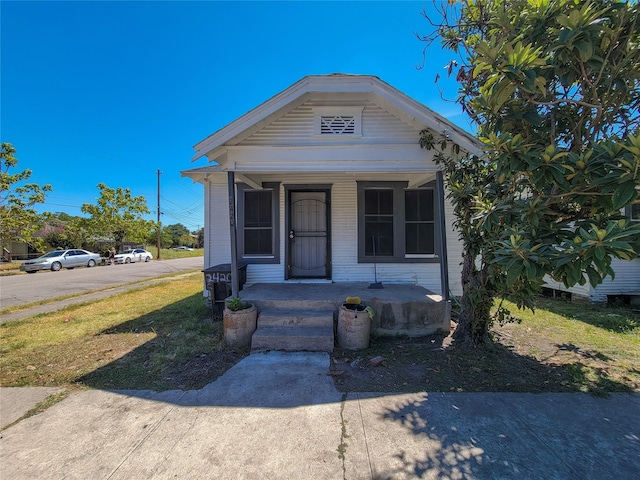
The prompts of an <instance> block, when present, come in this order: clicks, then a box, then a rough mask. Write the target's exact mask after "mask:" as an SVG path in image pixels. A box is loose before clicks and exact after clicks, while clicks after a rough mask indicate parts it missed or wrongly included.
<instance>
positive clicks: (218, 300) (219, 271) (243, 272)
mask: <svg viewBox="0 0 640 480" xmlns="http://www.w3.org/2000/svg"><path fill="white" fill-rule="evenodd" d="M203 272H204V284H205V287H206V289H207V290H208V291H209V300H210V301H211V313H212V315H214V316H215V315H221V314H222V311H223V310H224V301H225V299H226V298H228V297H230V296H231V294H232V292H231V264H230V263H221V264H220V265H215V266H213V267H208V268H205V269H204V270H203ZM238 275H239V276H238V290H242V287H243V286H244V284H245V282H246V281H247V264H246V263H238Z"/></svg>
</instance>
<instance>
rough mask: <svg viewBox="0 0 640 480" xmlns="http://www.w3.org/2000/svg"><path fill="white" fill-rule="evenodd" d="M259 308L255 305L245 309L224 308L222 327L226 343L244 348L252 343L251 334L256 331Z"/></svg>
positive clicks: (233, 346) (232, 346)
mask: <svg viewBox="0 0 640 480" xmlns="http://www.w3.org/2000/svg"><path fill="white" fill-rule="evenodd" d="M257 320H258V309H257V308H256V306H255V305H251V307H250V308H245V309H243V310H236V311H233V310H229V309H228V308H225V309H224V312H223V314H222V328H223V333H224V343H225V344H226V345H227V346H228V347H231V348H242V347H248V346H249V345H251V336H252V335H253V332H255V331H256V326H257Z"/></svg>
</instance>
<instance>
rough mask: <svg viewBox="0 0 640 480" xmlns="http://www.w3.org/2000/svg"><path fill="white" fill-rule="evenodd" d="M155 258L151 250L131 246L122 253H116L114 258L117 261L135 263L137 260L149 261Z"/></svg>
mask: <svg viewBox="0 0 640 480" xmlns="http://www.w3.org/2000/svg"><path fill="white" fill-rule="evenodd" d="M151 259H153V255H151V252H147V251H146V250H143V249H142V248H131V249H129V250H125V251H124V252H122V253H118V254H116V256H115V257H114V258H113V260H114V262H115V263H135V262H148V261H149V260H151Z"/></svg>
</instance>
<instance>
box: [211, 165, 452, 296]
mask: <svg viewBox="0 0 640 480" xmlns="http://www.w3.org/2000/svg"><path fill="white" fill-rule="evenodd" d="M213 177H215V181H214V182H215V183H214V184H212V185H211V186H210V192H211V193H212V195H215V198H211V205H217V206H218V208H215V209H213V210H216V211H217V212H216V213H215V214H214V213H213V212H212V213H210V214H209V221H210V223H209V225H211V226H212V228H211V229H210V235H211V241H210V242H209V248H208V253H209V256H208V259H209V265H216V264H218V263H228V262H229V258H230V257H229V254H230V247H229V222H228V211H227V208H226V203H225V202H226V198H227V190H226V173H225V174H216V175H212V176H211V177H210V178H213ZM366 179H367V180H372V179H378V180H379V177H369V178H366ZM276 180H279V181H280V182H281V185H280V191H279V201H280V222H279V223H280V259H281V261H280V263H278V264H251V265H249V267H248V268H247V284H253V283H278V282H283V281H284V272H285V267H284V259H285V250H286V235H285V232H284V231H283V229H284V225H285V212H286V208H285V189H284V187H285V185H304V184H327V185H331V232H330V234H331V262H332V275H331V280H332V281H334V282H370V283H373V282H374V278H375V275H376V273H377V280H378V281H379V282H382V283H383V284H384V283H388V284H393V283H408V284H416V285H421V286H423V287H425V288H427V289H429V290H431V291H433V292H434V293H441V292H440V290H441V284H440V264H439V263H437V262H436V263H412V264H406V263H385V264H376V265H375V270H376V271H375V272H374V264H372V263H365V264H362V263H358V245H357V241H356V239H357V233H358V232H357V230H358V220H357V209H356V208H355V205H356V204H357V184H356V181H355V180H354V179H350V178H341V179H336V177H335V176H332V175H327V174H318V175H306V174H288V175H286V177H282V176H278V175H265V176H264V178H263V181H264V182H270V181H276ZM447 206H448V205H447ZM448 207H449V206H448ZM449 208H450V207H449ZM447 225H448V228H450V227H449V226H450V225H451V222H447ZM447 239H448V254H449V270H450V282H451V285H452V287H455V286H456V285H457V286H459V285H460V271H459V265H460V254H459V251H460V250H459V248H456V244H458V243H459V242H457V235H456V234H454V233H453V232H451V231H447ZM452 239H453V241H452ZM458 290H459V288H452V291H453V293H454V294H459V293H461V291H460V292H459V291H458Z"/></svg>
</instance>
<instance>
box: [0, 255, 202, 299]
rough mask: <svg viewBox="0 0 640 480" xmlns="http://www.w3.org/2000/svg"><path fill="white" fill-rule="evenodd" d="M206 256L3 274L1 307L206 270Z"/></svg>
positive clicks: (0, 282) (0, 290) (0, 296)
mask: <svg viewBox="0 0 640 480" xmlns="http://www.w3.org/2000/svg"><path fill="white" fill-rule="evenodd" d="M203 268H204V257H189V258H178V259H174V260H153V261H151V262H147V263H130V264H125V265H111V266H100V267H94V268H76V269H73V270H61V271H59V272H50V271H43V272H38V273H35V274H30V275H26V274H25V275H12V276H6V277H0V308H7V307H11V306H14V305H22V304H25V303H33V302H40V301H44V300H49V299H52V298H57V297H62V296H66V295H75V294H78V293H84V292H91V291H95V290H103V289H105V288H109V287H115V286H118V285H122V284H125V283H130V282H137V281H140V280H147V279H151V278H155V277H158V276H161V275H166V274H168V273H175V272H187V271H192V270H202V269H203Z"/></svg>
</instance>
